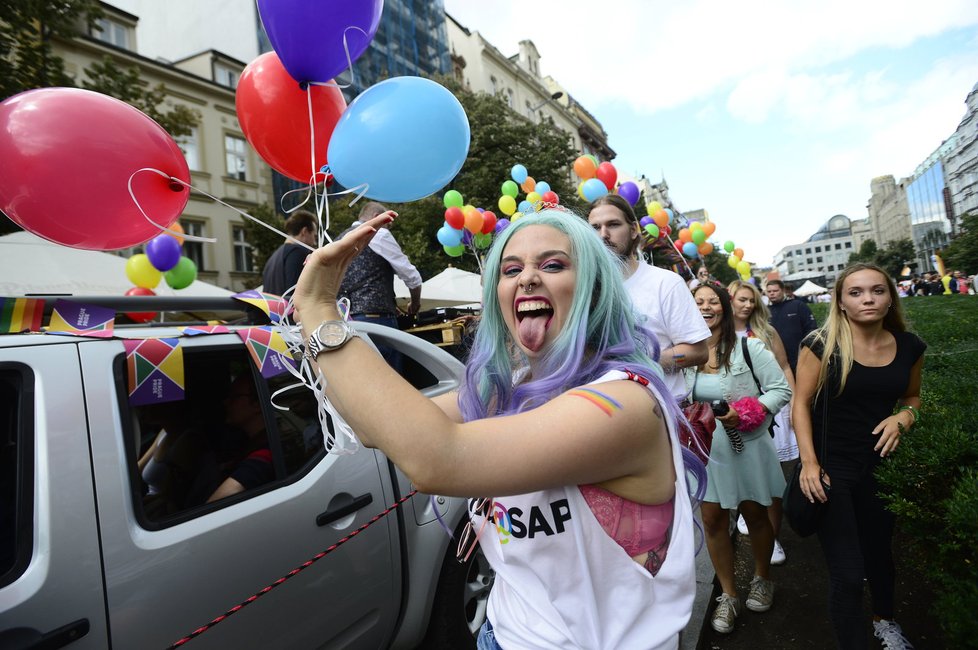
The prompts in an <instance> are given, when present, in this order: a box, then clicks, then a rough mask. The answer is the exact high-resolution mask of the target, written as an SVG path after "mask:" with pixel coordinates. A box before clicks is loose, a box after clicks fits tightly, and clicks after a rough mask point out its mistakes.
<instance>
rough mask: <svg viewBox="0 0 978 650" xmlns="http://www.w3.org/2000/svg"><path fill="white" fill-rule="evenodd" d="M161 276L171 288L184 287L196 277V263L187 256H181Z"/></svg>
mask: <svg viewBox="0 0 978 650" xmlns="http://www.w3.org/2000/svg"><path fill="white" fill-rule="evenodd" d="M163 277H164V278H165V279H166V283H167V284H168V285H169V286H170V288H171V289H186V288H187V287H189V286H190V285H191V284H192V283H193V281H194V280H196V279H197V265H196V264H194V261H193V260H192V259H190V258H189V257H181V258H180V261H179V262H177V265H176V266H174V267H173V268H172V269H170V270H169V271H167V272H166V273H164V274H163Z"/></svg>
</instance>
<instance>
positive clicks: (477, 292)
mask: <svg viewBox="0 0 978 650" xmlns="http://www.w3.org/2000/svg"><path fill="white" fill-rule="evenodd" d="M394 295H395V296H397V301H398V303H399V304H400V305H401V306H402V307H405V306H407V303H408V302H410V299H411V292H410V291H408V288H407V285H405V284H404V283H403V282H402V281H401V279H400V278H398V277H395V278H394ZM481 303H482V276H481V275H479V274H478V273H470V272H469V271H463V270H462V269H456V268H455V267H452V266H450V267H448V268H447V269H445V270H444V271H442V272H441V273H439V274H438V275H435V276H433V277H431V278H429V279H428V280H427V281H425V282H422V283H421V309H422V311H424V310H428V309H436V308H438V307H457V306H461V305H465V306H471V305H475V306H476V307H478V306H479V304H481Z"/></svg>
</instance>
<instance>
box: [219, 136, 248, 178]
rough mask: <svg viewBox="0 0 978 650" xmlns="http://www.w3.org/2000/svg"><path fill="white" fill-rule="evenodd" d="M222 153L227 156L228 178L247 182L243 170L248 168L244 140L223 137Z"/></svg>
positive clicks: (235, 137) (246, 146)
mask: <svg viewBox="0 0 978 650" xmlns="http://www.w3.org/2000/svg"><path fill="white" fill-rule="evenodd" d="M224 152H225V154H226V156H227V172H228V176H230V177H231V178H236V179H238V180H239V181H243V180H247V178H246V176H245V170H246V169H247V168H248V144H247V143H246V142H245V139H244V138H239V137H237V136H235V135H226V136H224Z"/></svg>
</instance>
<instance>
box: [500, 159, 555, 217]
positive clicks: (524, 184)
mask: <svg viewBox="0 0 978 650" xmlns="http://www.w3.org/2000/svg"><path fill="white" fill-rule="evenodd" d="M509 176H510V177H509V179H507V180H506V181H504V182H503V184H502V187H500V188H499V191H500V197H499V201H497V205H498V206H499V211H500V212H502V213H503V214H505V215H506V216H507V217H512V218H513V220H516V219H519V218H520V217H522V216H523V215H524V214H528V213H531V212H536V211H537V208H538V205H539V203H540V202H541V201H542V202H545V203H553V204H555V205H556V204H558V203H560V197H559V196H557V193H556V192H554V191H553V190H552V189H550V183H548V182H547V181H537V180H536V179H534V178H533V177H532V176H530V173H529V172H528V171H527V169H526V167H525V166H524V165H521V164H516V165H513V168H512V169H511V170H510V172H509ZM520 190H523V192H525V193H526V197H525V198H524V199H523V200H522V201H519V202H517V199H519V196H520Z"/></svg>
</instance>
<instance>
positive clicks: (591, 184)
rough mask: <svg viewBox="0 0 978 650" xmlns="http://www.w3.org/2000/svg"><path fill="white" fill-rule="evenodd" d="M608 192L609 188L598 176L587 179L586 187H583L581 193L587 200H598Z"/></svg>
mask: <svg viewBox="0 0 978 650" xmlns="http://www.w3.org/2000/svg"><path fill="white" fill-rule="evenodd" d="M607 193H608V188H607V187H606V186H605V184H604V183H602V182H601V181H599V180H598V179H597V178H589V179H587V180H586V181H584V187H582V188H581V194H583V195H584V199H585V200H586V201H597V200H598V199H600V198H601V197H602V196H604V195H605V194H607Z"/></svg>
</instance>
